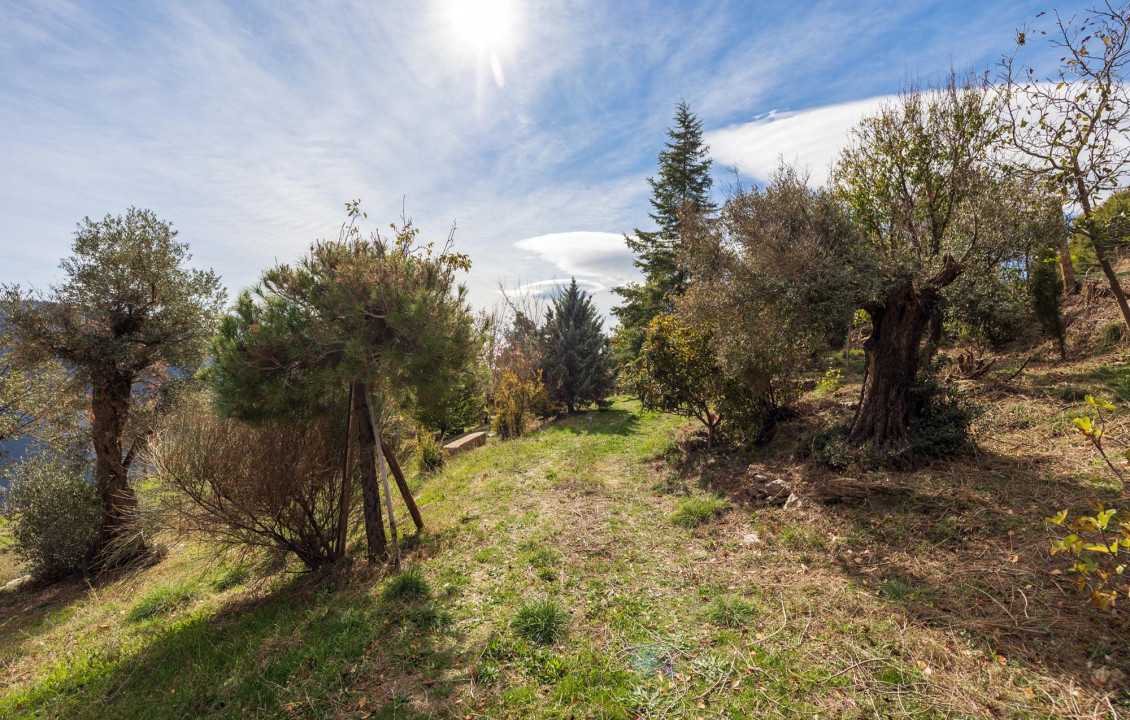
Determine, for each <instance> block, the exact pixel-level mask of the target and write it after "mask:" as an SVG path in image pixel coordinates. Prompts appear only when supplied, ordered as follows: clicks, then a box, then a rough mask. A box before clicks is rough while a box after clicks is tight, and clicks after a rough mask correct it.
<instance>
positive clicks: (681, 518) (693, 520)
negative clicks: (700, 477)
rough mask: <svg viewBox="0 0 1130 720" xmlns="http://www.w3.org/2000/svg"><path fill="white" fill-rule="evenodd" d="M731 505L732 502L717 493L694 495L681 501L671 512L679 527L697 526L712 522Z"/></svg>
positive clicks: (672, 519) (674, 521) (672, 520)
mask: <svg viewBox="0 0 1130 720" xmlns="http://www.w3.org/2000/svg"><path fill="white" fill-rule="evenodd" d="M729 507H730V503H728V502H726V501H725V500H723V499H722V498H720V497H718V496H717V495H711V494H707V495H692V496H691V497H688V498H683V499H682V500H680V501H679V504H678V506H676V508H675V512H673V513H671V522H673V523H675V524H676V525H678V526H679V527H685V528H692V527H697V526H699V525H703V524H705V523H708V522H710V521H711V520H713V519H714V518H715V517H717V516H719V515H721V514H722V513H723V512H725V511H726V510H727V509H728V508H729Z"/></svg>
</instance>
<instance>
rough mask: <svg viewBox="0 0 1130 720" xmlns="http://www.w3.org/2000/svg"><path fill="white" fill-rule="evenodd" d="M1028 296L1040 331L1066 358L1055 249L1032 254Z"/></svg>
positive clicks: (1061, 291) (1060, 286)
mask: <svg viewBox="0 0 1130 720" xmlns="http://www.w3.org/2000/svg"><path fill="white" fill-rule="evenodd" d="M1028 294H1029V295H1030V296H1031V298H1032V310H1033V312H1034V313H1035V315H1036V322H1037V323H1039V325H1040V329H1041V330H1043V332H1044V334H1045V335H1048V336H1049V337H1051V338H1052V339H1054V340H1055V342H1056V345H1057V346H1058V347H1059V355H1060V357H1063V358H1065V357H1067V347H1066V344H1065V340H1066V337H1065V330H1066V327H1065V325H1064V323H1063V312H1062V311H1061V310H1060V296H1061V295H1062V294H1063V280H1062V279H1061V278H1060V274H1059V254H1058V253H1057V252H1056V249H1055V248H1054V247H1043V248H1038V249H1037V252H1035V253H1033V256H1032V267H1031V270H1030V271H1029V273H1028ZM1121 328H1122V326H1121V325H1120V326H1119V329H1121Z"/></svg>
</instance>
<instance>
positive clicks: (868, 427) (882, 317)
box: [851, 255, 961, 449]
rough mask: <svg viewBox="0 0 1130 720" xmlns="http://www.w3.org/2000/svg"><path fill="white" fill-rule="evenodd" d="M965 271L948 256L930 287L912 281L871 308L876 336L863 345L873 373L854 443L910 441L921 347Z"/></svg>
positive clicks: (897, 445)
mask: <svg viewBox="0 0 1130 720" xmlns="http://www.w3.org/2000/svg"><path fill="white" fill-rule="evenodd" d="M960 272H961V266H960V265H958V263H957V261H955V260H954V259H953V257H951V256H950V255H946V256H945V258H944V259H943V262H942V268H941V269H940V270H939V271H938V272H937V273H936V274H935V275H934V276H933V277H932V278H930V279H929V280H927V281H926V282H924V283H921V284H919V283H917V282H915V281H914V280H913V279H911V280H907V281H905V282H903V283H901V284H899V285H896V286H895V287H893V288H892V289H890V290H889V291H888V292H887V295H886V297H884V298H883V299H882V300H881V301H879V302H875V303H871V304H870V305H868V306H867V307H866V308H865V309H866V310H867V312H868V313H869V314H870V315H871V335H870V336H869V337H868V338H867V340H865V341H864V343H863V355H864V361H865V363H866V373H867V374H866V377H865V379H864V381H863V388H862V390H861V392H860V399H859V409H858V410H857V411H856V413H855V419H854V420H853V421H852V424H851V441H852V442H853V443H857V444H858V443H863V442H868V441H869V442H871V443H873V444H874V445H875V446H877V447H884V448H895V449H897V448H901V447H905V446H906V445H907V444H908V443H909V442H910V425H911V421H912V419H913V414H914V405H913V402H912V399H911V396H910V391H911V387H912V386H913V385H914V379H915V376H916V375H917V374H918V362H919V348H920V346H921V344H922V338H923V335H924V334H925V332H926V329H927V327H928V326H929V324H930V319H931V317H932V316H933V315H934V310H935V308H936V307H937V304H938V302H939V300H940V297H941V296H940V292H941V289H942V288H943V287H945V286H946V285H949V284H950V283H952V282H953V281H954V280H955V279H957V276H958V275H959V274H960Z"/></svg>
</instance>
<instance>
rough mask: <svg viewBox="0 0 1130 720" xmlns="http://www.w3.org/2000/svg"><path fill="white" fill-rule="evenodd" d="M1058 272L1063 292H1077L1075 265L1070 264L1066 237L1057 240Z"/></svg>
mask: <svg viewBox="0 0 1130 720" xmlns="http://www.w3.org/2000/svg"><path fill="white" fill-rule="evenodd" d="M1059 274H1060V276H1062V278H1063V294H1064V295H1074V294H1075V293H1077V292H1079V284H1078V281H1076V279H1075V266H1074V265H1072V264H1071V247H1070V246H1069V245H1068V244H1067V238H1063V239H1061V240H1060V241H1059Z"/></svg>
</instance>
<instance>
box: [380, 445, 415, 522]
mask: <svg viewBox="0 0 1130 720" xmlns="http://www.w3.org/2000/svg"><path fill="white" fill-rule="evenodd" d="M381 447H384V446H383V445H382V446H381ZM384 450H385V457H386V458H387V459H388V467H389V469H390V470H392V476H393V478H395V479H396V487H398V488H399V489H400V495H401V496H402V497H403V498H404V504H405V505H407V506H408V512H409V514H411V515H412V522H414V523H416V531H417V532H419V531H420V530H423V529H424V518H423V517H422V516H421V515H420V508H418V507H416V500H415V498H413V497H412V491H411V490H409V489H408V482H407V481H406V480H405V479H404V473H403V472H402V471H401V470H400V463H398V462H397V461H396V456H395V455H393V454H392V453H391V452H389V450H388V448H384Z"/></svg>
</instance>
